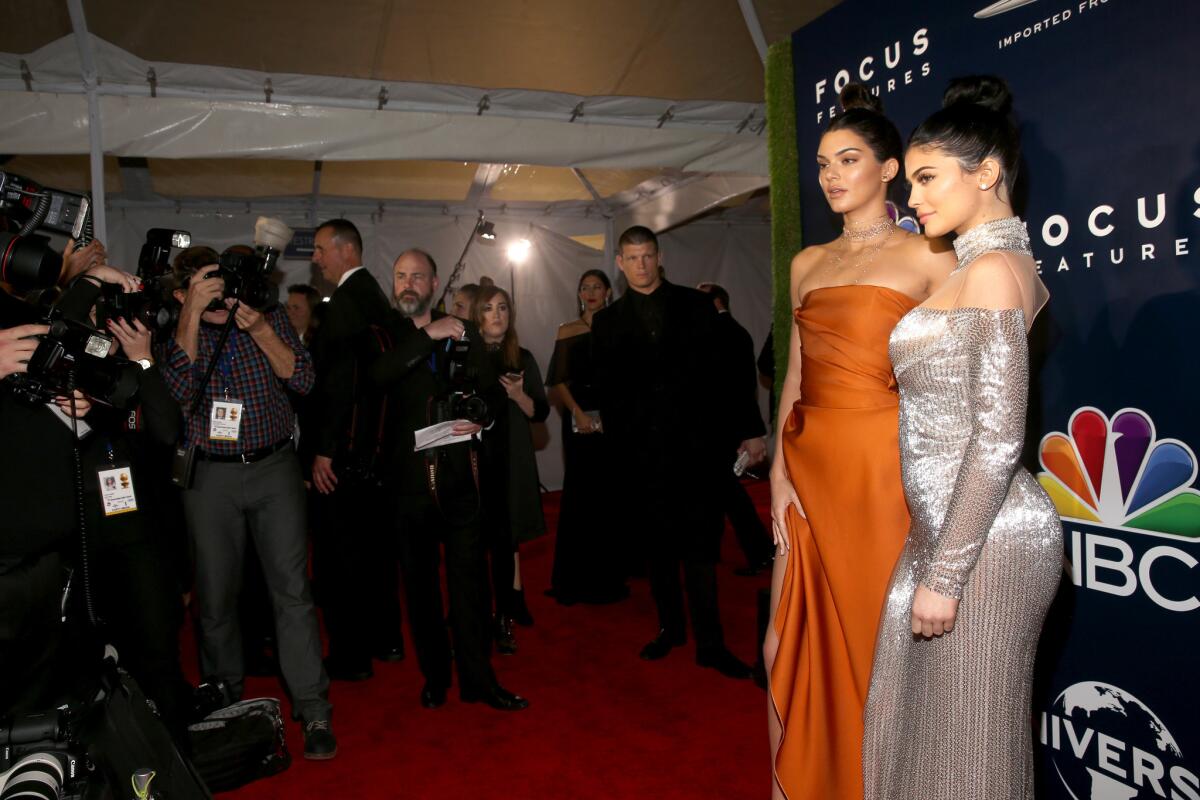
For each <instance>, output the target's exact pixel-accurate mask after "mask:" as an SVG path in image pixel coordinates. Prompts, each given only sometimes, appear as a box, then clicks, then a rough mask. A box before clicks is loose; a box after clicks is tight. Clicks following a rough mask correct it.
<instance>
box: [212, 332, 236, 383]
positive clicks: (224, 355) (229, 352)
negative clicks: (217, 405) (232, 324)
mask: <svg viewBox="0 0 1200 800" xmlns="http://www.w3.org/2000/svg"><path fill="white" fill-rule="evenodd" d="M237 335H238V332H237V331H236V330H235V331H231V332H230V337H229V341H228V342H226V343H225V346H224V347H222V348H221V355H220V357H219V358H218V359H217V371H218V372H220V373H221V381H222V383H223V384H224V392H225V396H226V397H229V387H230V385H231V384H232V383H233V351H234V348H236V347H237Z"/></svg>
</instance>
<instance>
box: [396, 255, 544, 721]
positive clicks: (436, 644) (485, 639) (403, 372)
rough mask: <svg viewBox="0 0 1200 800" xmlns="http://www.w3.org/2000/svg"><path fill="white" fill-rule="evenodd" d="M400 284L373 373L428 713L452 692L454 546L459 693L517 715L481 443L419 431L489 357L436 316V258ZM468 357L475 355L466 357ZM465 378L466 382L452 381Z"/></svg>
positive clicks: (423, 258) (412, 258) (407, 266)
mask: <svg viewBox="0 0 1200 800" xmlns="http://www.w3.org/2000/svg"><path fill="white" fill-rule="evenodd" d="M393 277H394V294H395V299H396V305H397V307H398V308H399V314H397V315H394V316H393V317H391V318H390V319H389V323H388V326H387V327H388V331H389V335H390V338H391V349H390V350H389V351H388V352H386V353H384V354H383V355H381V356H380V357H379V358H378V359H376V361H375V364H374V368H373V371H372V374H373V377H374V378H375V380H376V381H377V382H379V383H380V385H383V386H385V387H387V388H388V390H389V393H390V398H389V399H390V405H389V409H390V413H389V419H390V420H391V423H390V430H391V436H392V439H393V442H392V446H391V448H390V452H391V454H392V457H391V461H390V464H389V467H388V484H389V486H390V488H391V491H390V495H391V496H392V497H393V498H394V501H395V509H396V512H395V513H396V535H397V537H398V538H399V544H400V564H401V570H402V572H403V575H404V585H405V588H406V590H407V593H408V610H409V619H410V620H411V624H412V634H413V639H414V642H415V644H416V650H417V660H418V662H419V663H420V666H421V672H422V674H423V675H424V676H425V687H424V688H423V689H422V691H421V704H422V705H423V706H425V707H426V708H436V707H438V706H440V705H442V704H443V703H445V702H446V692H447V690H448V688H449V686H450V661H451V647H450V639H449V637H448V636H447V631H446V624H445V614H444V612H443V610H442V595H441V587H440V582H439V579H438V562H439V546H440V545H443V544H444V546H445V551H446V584H447V589H448V591H449V596H450V628H451V630H452V631H453V635H454V649H453V653H454V660H455V662H456V663H457V666H458V680H459V694H460V696H461V698H462V700H463V701H464V702H469V703H470V702H483V703H487V704H488V705H490V706H491V707H493V708H496V709H499V710H504V711H516V710H519V709H522V708H525V707H526V706H528V705H529V703H528V701H527V700H525V699H524V698H522V697H520V696H518V695H515V694H513V693H512V692H509V691H507V690H505V689H504V688H503V687H502V686H500V684H499V682H497V680H496V675H495V673H494V672H493V671H492V665H491V636H490V635H489V625H488V619H489V617H490V613H489V611H490V609H489V605H490V604H489V602H488V599H489V598H488V568H487V553H486V550H485V547H484V542H483V535H482V531H481V520H480V512H481V508H480V492H479V489H480V484H479V456H478V452H477V450H476V449H475V444H474V443H471V442H460V443H457V444H449V445H444V446H440V447H436V448H432V449H430V450H425V451H422V452H414V450H413V447H414V433H415V431H417V430H419V429H421V428H425V427H427V426H428V425H430V424H433V423H435V422H439V421H441V419H440V416H441V415H440V414H439V413H438V411H437V406H438V404H439V401H444V400H446V399H447V397H448V395H449V393H450V392H451V391H452V390H453V389H454V388H455V387H456V386H457V387H458V388H460V389H462V388H468V389H469V387H470V386H471V383H472V380H473V376H474V375H478V373H479V371H480V369H481V365H482V363H483V359H484V357H485V353H484V351H483V348H482V346H481V345H482V341H481V339H480V338H479V333H478V330H477V329H475V328H474V326H473V325H470V324H469V323H464V322H463V321H462V320H460V319H458V318H456V317H449V316H445V315H442V314H440V313H437V312H434V311H432V309H431V307H430V306H431V305H432V302H433V298H434V297H435V296H436V292H437V289H438V279H437V266H436V264H435V262H434V260H433V258H432V257H431V256H430V255H429V254H428V253H425V252H423V251H420V250H410V251H407V252H405V253H402V254H401V255H400V257H399V258H397V259H396V262H395V265H394V267H393ZM464 332H465V333H466V337H467V347H465V348H460V349H458V350H457V352H456V348H455V345H456V343H459V342H462V337H463V335H464ZM464 349H465V350H466V351H467V352H465V353H463V352H462V350H464ZM463 359H465V361H466V363H465V364H463V363H462V360H463ZM460 370H462V371H460ZM455 375H460V376H462V380H461V381H459V380H457V379H452V378H453V376H455ZM485 400H486V401H487V403H488V405H489V406H490V407H491V408H499V407H501V406H502V405H503V403H504V402H506V399H505V396H504V394H503V391H501V390H500V389H499V387H498V386H493V391H492V392H491V393H490V394H489V395H488V396H487V397H486V398H485ZM443 410H444V409H443ZM455 416H458V415H454V416H447V417H445V418H446V419H453V418H455ZM490 421H491V420H490V418H489V419H487V420H484V422H485V423H490ZM483 427H484V426H483V425H480V424H477V423H464V424H460V425H457V426H455V428H454V430H455V433H458V434H472V435H474V434H479V433H480V432H481V431H482V429H483ZM485 435H486V434H485Z"/></svg>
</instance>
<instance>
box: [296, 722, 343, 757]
mask: <svg viewBox="0 0 1200 800" xmlns="http://www.w3.org/2000/svg"><path fill="white" fill-rule="evenodd" d="M336 755H337V737H335V736H334V735H333V731H332V730H331V729H330V727H329V720H327V719H314V720H313V721H312V722H306V723H304V757H305V758H307V759H309V760H310V761H327V760H329V759H331V758H333V757H334V756H336Z"/></svg>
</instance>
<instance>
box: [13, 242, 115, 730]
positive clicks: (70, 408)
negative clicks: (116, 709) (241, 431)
mask: <svg viewBox="0 0 1200 800" xmlns="http://www.w3.org/2000/svg"><path fill="white" fill-rule="evenodd" d="M129 277H130V276H127V275H126V274H125V273H122V272H119V271H118V270H116V269H113V268H112V267H107V266H98V265H93V266H91V267H89V268H88V269H87V271H86V272H85V274H84V276H83V277H81V278H80V279H79V280H84V281H89V282H91V283H94V284H95V293H94V294H98V293H99V288H98V287H99V283H100V282H101V281H102V280H112V281H113V282H117V283H121V284H122V285H126V284H127V280H126V279H128V278H129ZM82 288H83V289H85V290H86V289H87V288H88V287H86V286H85V287H82ZM94 294H93V295H88V293H87V292H86V291H85V292H83V293H82V295H77V296H89V297H92V298H93V299H94ZM90 306H91V302H87V307H85V308H81V309H79V311H80V312H81V313H82V314H86V313H87V311H88V309H89V308H90ZM38 317H39V313H38V311H37V310H36V309H35V308H34V307H33V306H30V305H27V304H25V303H23V302H21V301H20V300H18V299H16V298H15V297H13V296H11V295H9V294H8V293H7V292H0V379H4V380H5V381H6V382H7V379H8V378H9V377H10V376H12V375H19V374H24V373H26V372H27V371H28V363H29V361H30V359H31V358H32V357H33V355H34V352H35V351H36V350H37V348H38V345H39V343H40V341H39V339H38V338H34V337H41V336H44V335H46V334H47V333H48V332H49V327H48V326H47V325H45V324H37V323H32V320H34V319H37V318H38ZM11 389H12V387H10V386H4V387H0V446H2V447H3V448H4V453H3V457H0V487H3V488H2V492H3V494H2V497H3V499H4V508H5V519H4V525H3V526H0V717H3V716H6V715H8V714H10V713H18V712H28V711H40V710H42V709H43V708H44V707H45V706H46V705H48V704H49V703H50V702H51V701H52V700H53V699H54V698H55V697H56V696H57V691H58V690H59V689H60V688H61V687H62V685H63V684H64V681H65V680H66V679H68V678H69V677H70V676H69V675H68V674H67V672H68V668H69V667H70V666H71V665H70V664H69V663H64V661H65V660H64V659H62V658H60V657H59V650H60V646H61V644H62V642H63V640H64V635H63V624H62V622H63V620H62V608H61V603H62V600H63V590H64V587H65V564H66V563H67V562H70V561H73V560H74V557H75V555H76V553H77V550H76V545H77V543H76V542H75V540H74V536H73V534H74V533H75V531H76V530H77V526H78V520H77V518H76V516H75V508H76V503H75V469H74V455H73V451H74V443H73V441H72V439H73V436H74V434H73V432H72V426H73V425H74V426H75V427H76V428H77V430H78V435H79V436H80V438H84V437H86V436H87V435H88V433H89V432H90V427H89V426H88V424H87V423H86V422H84V421H83V419H82V418H83V417H84V416H85V415H86V414H87V413H88V411H89V410H90V408H91V403H90V401H89V400H88V399H87V398H86V397H85V396H84V395H83V394H82V393H81V392H79V391H78V390H76V391H75V392H74V396H75V402H74V404H73V405H72V403H71V401H70V400H68V399H67V398H66V397H57V398H55V400H54V401H53V402H51V403H33V402H29V401H28V400H26V399H23V398H21V397H19V396H18V395H17V394H16V393H15V392H14V391H11ZM71 415H73V416H74V417H75V418H76V419H75V420H72V419H71Z"/></svg>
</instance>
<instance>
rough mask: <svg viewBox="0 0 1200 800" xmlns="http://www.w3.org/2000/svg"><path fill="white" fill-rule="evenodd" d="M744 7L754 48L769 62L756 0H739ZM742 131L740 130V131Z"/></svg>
mask: <svg viewBox="0 0 1200 800" xmlns="http://www.w3.org/2000/svg"><path fill="white" fill-rule="evenodd" d="M738 6H739V7H740V8H741V9H742V18H743V19H744V20H746V30H747V31H749V32H750V38H751V39H752V40H753V41H754V49H755V50H757V51H758V58H759V60H760V61H762V62H763V64H766V63H767V37H766V36H764V35H763V29H762V24H761V23H760V22H759V21H758V11H757V10H756V9H755V8H754V0H738ZM739 132H740V131H739Z"/></svg>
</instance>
